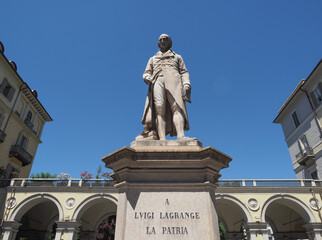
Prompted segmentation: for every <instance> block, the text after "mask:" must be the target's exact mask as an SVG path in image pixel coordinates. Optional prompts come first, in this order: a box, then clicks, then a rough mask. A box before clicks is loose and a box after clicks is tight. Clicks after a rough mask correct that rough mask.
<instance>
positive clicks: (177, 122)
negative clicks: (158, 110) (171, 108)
mask: <svg viewBox="0 0 322 240" xmlns="http://www.w3.org/2000/svg"><path fill="white" fill-rule="evenodd" d="M173 124H174V126H175V128H176V131H177V138H178V140H180V139H182V138H184V117H183V115H182V113H181V112H180V111H175V112H174V113H173Z"/></svg>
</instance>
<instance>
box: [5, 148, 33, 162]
mask: <svg viewBox="0 0 322 240" xmlns="http://www.w3.org/2000/svg"><path fill="white" fill-rule="evenodd" d="M9 157H10V158H16V159H17V160H19V161H20V162H21V163H22V166H26V165H29V164H31V162H32V158H33V156H32V155H31V154H29V153H28V152H27V151H26V150H25V149H24V148H23V147H22V146H20V145H13V146H12V147H11V149H10V153H9Z"/></svg>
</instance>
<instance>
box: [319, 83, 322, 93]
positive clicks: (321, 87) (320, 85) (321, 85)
mask: <svg viewBox="0 0 322 240" xmlns="http://www.w3.org/2000/svg"><path fill="white" fill-rule="evenodd" d="M318 88H319V89H320V93H322V83H319V84H318Z"/></svg>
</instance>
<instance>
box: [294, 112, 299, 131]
mask: <svg viewBox="0 0 322 240" xmlns="http://www.w3.org/2000/svg"><path fill="white" fill-rule="evenodd" d="M292 118H293V122H294V125H295V127H296V128H297V127H298V126H299V125H300V121H299V119H298V117H297V114H296V111H294V112H293V113H292Z"/></svg>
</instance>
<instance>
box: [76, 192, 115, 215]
mask: <svg viewBox="0 0 322 240" xmlns="http://www.w3.org/2000/svg"><path fill="white" fill-rule="evenodd" d="M99 199H107V200H109V201H112V202H113V203H114V204H115V205H116V206H117V199H116V198H115V197H113V196H111V195H109V194H96V195H93V196H90V197H88V198H86V199H85V200H83V201H82V202H81V203H80V204H79V205H78V207H77V208H76V210H75V212H74V214H73V217H72V220H73V221H78V220H79V218H80V216H81V215H82V213H84V212H85V211H86V210H87V209H88V208H90V207H91V206H93V205H94V204H95V202H96V201H97V200H99Z"/></svg>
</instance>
